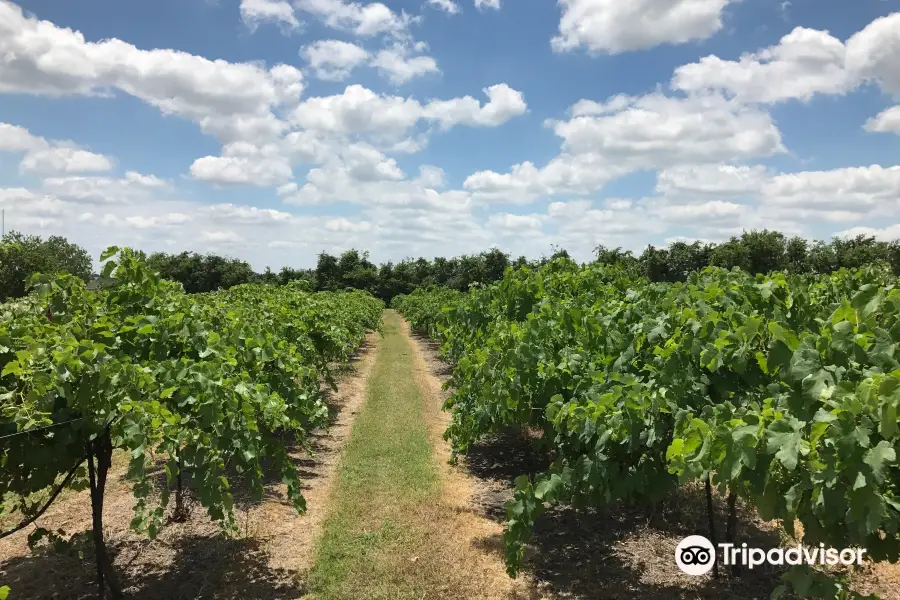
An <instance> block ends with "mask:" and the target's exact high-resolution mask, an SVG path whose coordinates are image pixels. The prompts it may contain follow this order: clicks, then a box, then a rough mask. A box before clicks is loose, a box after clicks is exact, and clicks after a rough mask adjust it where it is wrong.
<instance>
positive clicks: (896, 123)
mask: <svg viewBox="0 0 900 600" xmlns="http://www.w3.org/2000/svg"><path fill="white" fill-rule="evenodd" d="M865 129H866V131H878V132H882V133H898V134H900V105H898V106H892V107H891V108H888V109H886V110H883V111H882V112H880V113H879V114H878V115H876V116H874V117H873V118H871V119H869V120H868V121H866V125H865Z"/></svg>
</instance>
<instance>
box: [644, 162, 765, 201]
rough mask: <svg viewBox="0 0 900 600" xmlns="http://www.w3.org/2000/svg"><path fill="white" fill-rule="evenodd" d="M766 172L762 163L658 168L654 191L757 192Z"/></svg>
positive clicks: (675, 194) (683, 193)
mask: <svg viewBox="0 0 900 600" xmlns="http://www.w3.org/2000/svg"><path fill="white" fill-rule="evenodd" d="M767 176H768V172H767V169H766V167H763V166H761V165H755V166H744V165H740V166H738V165H725V164H711V165H688V166H684V167H674V168H671V169H664V170H662V171H660V172H659V173H658V174H657V177H656V191H657V193H659V194H662V195H664V196H668V197H680V196H686V197H697V196H717V197H721V196H745V195H751V194H756V193H758V192H759V191H760V188H761V187H762V184H763V181H764V180H765V179H766V178H767Z"/></svg>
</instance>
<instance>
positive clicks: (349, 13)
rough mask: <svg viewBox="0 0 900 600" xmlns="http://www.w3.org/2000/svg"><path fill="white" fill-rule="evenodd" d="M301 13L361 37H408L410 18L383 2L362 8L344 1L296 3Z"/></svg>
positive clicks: (357, 3)
mask: <svg viewBox="0 0 900 600" xmlns="http://www.w3.org/2000/svg"><path fill="white" fill-rule="evenodd" d="M294 6H296V7H297V8H298V9H299V10H302V11H304V12H307V13H310V14H312V15H315V16H317V17H319V18H320V19H321V20H322V21H323V22H325V24H326V25H328V26H329V27H332V28H334V29H340V30H342V31H351V32H353V33H355V34H356V35H359V36H364V37H370V36H374V35H378V34H392V35H395V36H399V37H403V36H405V35H408V29H409V25H410V22H411V18H410V17H409V16H408V15H407V14H406V13H402V14H400V15H398V14H397V13H395V12H393V11H392V10H391V9H390V8H388V7H387V6H385V5H384V4H382V3H381V2H372V3H370V4H362V3H359V2H346V1H345V0H295V2H294Z"/></svg>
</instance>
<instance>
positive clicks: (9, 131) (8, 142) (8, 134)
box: [0, 123, 47, 152]
mask: <svg viewBox="0 0 900 600" xmlns="http://www.w3.org/2000/svg"><path fill="white" fill-rule="evenodd" d="M46 145H47V142H46V141H45V140H44V139H43V138H41V137H38V136H35V135H32V134H31V132H29V131H28V130H27V129H25V128H24V127H19V126H18V125H11V124H9V123H0V152H23V151H26V150H34V149H38V148H43V147H45V146H46Z"/></svg>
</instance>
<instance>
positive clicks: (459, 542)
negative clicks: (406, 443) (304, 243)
mask: <svg viewBox="0 0 900 600" xmlns="http://www.w3.org/2000/svg"><path fill="white" fill-rule="evenodd" d="M401 331H402V334H403V336H404V337H405V338H407V340H408V341H409V344H410V347H411V348H412V359H413V371H414V373H415V377H416V382H417V383H418V386H419V388H420V390H421V392H422V395H423V397H424V398H425V405H424V406H425V418H426V421H427V423H428V427H429V433H430V437H431V442H432V445H433V447H434V452H435V458H436V459H437V461H438V464H439V469H440V474H441V484H442V485H441V487H442V491H443V499H444V502H445V503H446V504H447V505H448V507H449V508H450V509H451V510H452V515H453V516H452V518H451V519H449V521H450V522H449V523H448V526H449V527H450V531H451V532H452V533H449V534H448V539H449V540H452V543H453V544H455V545H456V546H457V551H458V552H461V553H466V554H468V555H469V557H470V558H469V560H470V562H471V564H472V566H471V567H470V568H473V569H477V570H478V571H479V573H480V577H481V578H482V579H484V580H486V581H488V582H489V585H490V589H491V592H490V593H491V594H493V596H491V597H496V598H508V597H513V598H518V597H521V598H544V597H545V596H544V595H542V594H539V593H537V592H536V591H535V590H534V585H533V582H532V581H531V579H530V578H528V577H527V576H522V577H520V578H519V579H518V580H512V579H510V578H509V576H508V575H507V574H506V570H505V566H504V563H503V552H504V550H503V527H502V526H501V525H500V523H499V522H498V521H497V520H492V519H490V518H488V517H487V515H486V514H485V512H484V511H483V510H482V509H481V507H480V506H479V498H478V496H479V493H478V491H477V489H476V488H477V487H478V486H479V485H481V484H480V482H479V481H478V480H477V479H476V478H474V477H473V476H472V475H471V474H470V473H469V472H468V470H467V469H466V468H465V466H464V463H460V464H457V465H451V464H450V443H449V442H447V441H446V440H444V431H446V429H447V425H448V424H449V422H450V415H449V413H447V412H446V411H444V410H442V407H443V404H444V401H445V400H446V399H447V396H448V393H447V392H446V391H444V390H443V389H442V385H443V379H442V378H441V375H442V374H447V372H446V365H444V363H442V362H441V361H440V359H439V356H438V352H437V349H436V348H435V347H434V345H433V344H432V343H431V342H429V341H428V340H425V339H423V338H420V337H419V336H413V335H412V334H411V332H410V328H409V324H408V323H407V322H406V321H403V322H402V329H401Z"/></svg>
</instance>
